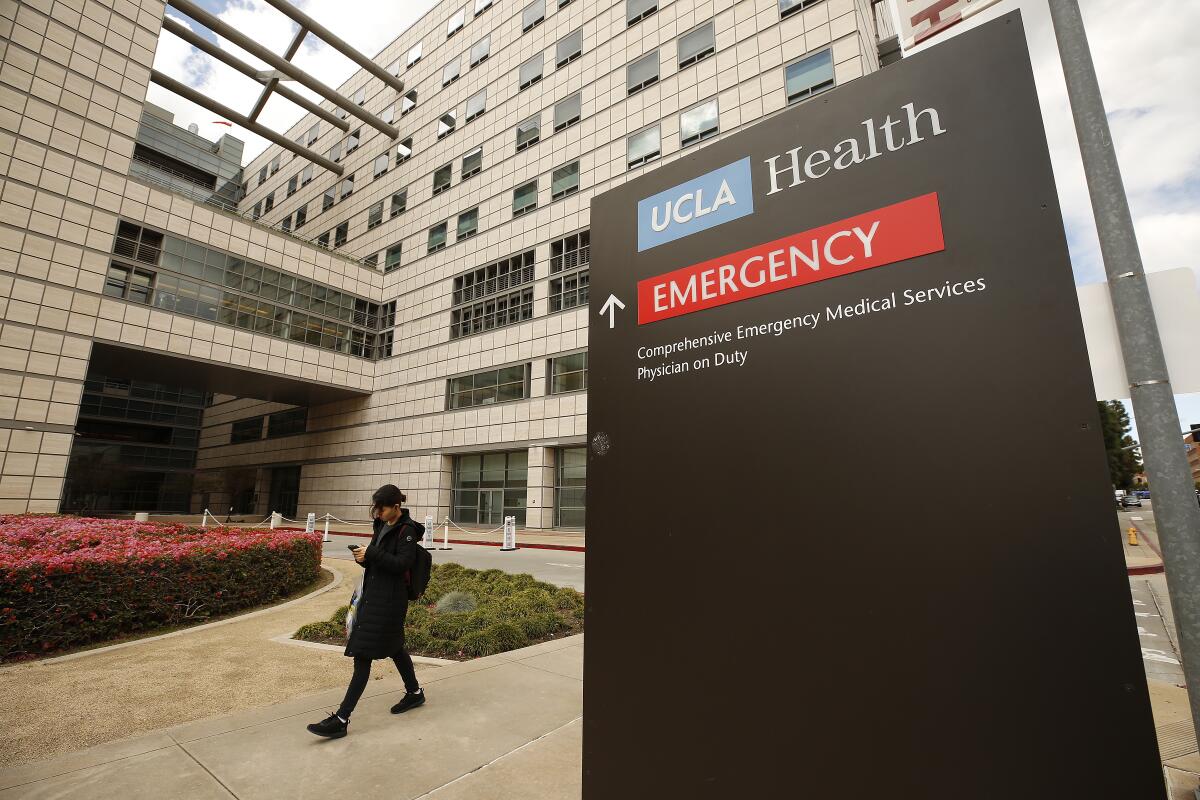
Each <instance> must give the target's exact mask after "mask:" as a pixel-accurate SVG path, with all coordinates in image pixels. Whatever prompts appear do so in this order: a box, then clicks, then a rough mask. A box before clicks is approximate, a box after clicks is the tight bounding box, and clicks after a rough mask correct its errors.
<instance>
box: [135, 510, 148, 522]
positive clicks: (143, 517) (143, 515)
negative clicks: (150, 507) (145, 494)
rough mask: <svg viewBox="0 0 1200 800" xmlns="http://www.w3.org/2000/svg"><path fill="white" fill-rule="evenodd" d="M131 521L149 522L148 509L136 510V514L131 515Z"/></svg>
mask: <svg viewBox="0 0 1200 800" xmlns="http://www.w3.org/2000/svg"><path fill="white" fill-rule="evenodd" d="M133 521H134V522H149V521H150V512H148V511H139V512H137V513H136V514H134V515H133Z"/></svg>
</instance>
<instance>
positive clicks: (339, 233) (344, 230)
mask: <svg viewBox="0 0 1200 800" xmlns="http://www.w3.org/2000/svg"><path fill="white" fill-rule="evenodd" d="M349 237H350V221H349V220H347V221H345V222H343V223H342V224H340V225H338V226H337V227H336V228H334V229H333V246H334V247H341V246H342V245H344V244H345V243H346V239H348V238H349Z"/></svg>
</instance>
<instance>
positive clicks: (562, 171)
mask: <svg viewBox="0 0 1200 800" xmlns="http://www.w3.org/2000/svg"><path fill="white" fill-rule="evenodd" d="M578 191H579V162H578V161H573V162H571V163H570V164H567V165H566V166H562V167H559V168H558V169H556V170H554V172H553V173H552V174H551V177H550V199H551V200H557V199H558V198H560V197H566V196H567V195H569V194H573V193H575V192H578Z"/></svg>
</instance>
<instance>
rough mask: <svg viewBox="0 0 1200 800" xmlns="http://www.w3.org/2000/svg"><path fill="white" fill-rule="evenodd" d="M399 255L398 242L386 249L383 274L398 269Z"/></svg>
mask: <svg viewBox="0 0 1200 800" xmlns="http://www.w3.org/2000/svg"><path fill="white" fill-rule="evenodd" d="M400 254H401V248H400V243H399V242H397V243H396V244H394V245H392V246H391V247H389V248H388V249H387V255H386V256H385V257H384V260H383V271H384V272H385V273H386V272H394V271H395V270H398V269H400Z"/></svg>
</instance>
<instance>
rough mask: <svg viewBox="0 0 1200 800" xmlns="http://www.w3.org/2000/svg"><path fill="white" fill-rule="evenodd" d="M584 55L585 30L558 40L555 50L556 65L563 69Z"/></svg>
mask: <svg viewBox="0 0 1200 800" xmlns="http://www.w3.org/2000/svg"><path fill="white" fill-rule="evenodd" d="M582 53H583V29H582V28H580V29H579V30H577V31H575V32H574V33H571V34H568V35H567V36H565V37H564V38H562V39H559V40H558V44H557V45H555V48H554V65H555V66H556V67H563V66H566V65H567V64H569V63H570V62H572V61H574V60H575V59H577V58H579V56H580V55H581V54H582Z"/></svg>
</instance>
